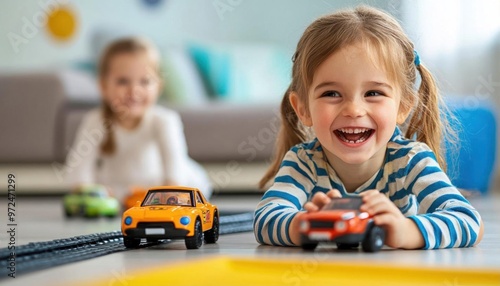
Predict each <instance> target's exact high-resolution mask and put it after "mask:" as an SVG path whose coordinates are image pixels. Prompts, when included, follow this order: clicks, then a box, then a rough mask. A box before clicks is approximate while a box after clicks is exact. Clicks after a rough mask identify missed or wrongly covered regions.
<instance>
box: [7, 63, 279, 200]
mask: <svg viewBox="0 0 500 286" xmlns="http://www.w3.org/2000/svg"><path fill="white" fill-rule="evenodd" d="M99 101H100V99H99V96H98V90H97V88H96V84H95V80H94V79H93V78H92V77H91V76H89V75H87V74H85V73H82V72H78V71H74V70H63V71H50V72H49V71H46V72H39V73H23V74H4V75H0V117H1V120H0V133H1V134H3V135H4V136H2V140H1V142H0V170H1V172H2V173H16V175H17V178H18V180H17V181H18V191H19V193H57V192H64V191H66V190H67V189H68V186H65V185H64V183H63V182H62V180H61V179H60V178H59V174H58V171H57V170H58V168H60V167H61V166H62V164H64V158H65V156H66V154H67V152H68V150H69V148H70V147H71V145H72V142H73V139H74V136H75V132H76V129H77V127H78V125H79V123H80V121H81V119H82V116H83V115H84V114H85V113H86V112H87V111H88V110H89V109H91V108H95V107H96V106H98V105H99ZM159 104H166V105H168V103H164V102H160V103H159ZM169 107H170V108H173V109H176V110H178V111H179V113H180V115H181V117H182V121H183V123H184V131H185V135H186V140H187V143H188V148H189V153H190V155H191V157H192V158H193V159H195V160H197V161H198V162H200V163H201V164H202V165H204V166H205V168H206V169H207V171H208V174H209V176H210V177H211V179H212V181H213V183H214V187H215V190H216V192H217V191H219V192H235V191H254V190H257V187H256V184H257V182H258V179H259V178H260V176H261V175H262V174H263V172H264V171H265V168H266V166H267V163H268V160H269V158H270V157H271V154H272V149H273V146H274V139H275V135H276V132H277V129H278V127H279V126H278V125H279V120H278V117H279V116H278V104H267V105H243V104H239V105H236V104H230V103H223V102H208V103H204V104H199V105H184V106H176V107H172V106H169Z"/></svg>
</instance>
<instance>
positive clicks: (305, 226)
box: [300, 220, 309, 231]
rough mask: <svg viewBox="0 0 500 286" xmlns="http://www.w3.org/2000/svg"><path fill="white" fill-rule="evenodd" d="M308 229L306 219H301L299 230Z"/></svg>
mask: <svg viewBox="0 0 500 286" xmlns="http://www.w3.org/2000/svg"><path fill="white" fill-rule="evenodd" d="M308 229H309V222H308V221H307V220H303V221H301V222H300V231H307V230H308Z"/></svg>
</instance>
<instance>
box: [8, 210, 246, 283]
mask: <svg viewBox="0 0 500 286" xmlns="http://www.w3.org/2000/svg"><path fill="white" fill-rule="evenodd" d="M221 213H222V215H221V216H220V219H219V223H220V231H219V233H220V234H221V235H224V234H231V233H239V232H247V231H251V230H252V229H253V212H247V213H237V214H227V213H228V212H226V214H224V212H221ZM157 244H158V243H156V242H155V243H143V244H141V245H140V246H139V248H144V247H149V246H153V245H157ZM127 250H128V249H127V248H126V247H125V246H124V245H123V236H122V233H121V231H112V232H105V233H95V234H89V235H80V236H75V237H70V238H63V239H55V240H52V241H44V242H31V243H28V244H26V245H21V246H18V247H16V252H15V254H16V257H15V261H16V266H15V267H16V273H18V274H21V273H27V272H31V271H36V270H42V269H46V268H50V267H54V266H58V265H63V264H67V263H71V262H77V261H81V260H86V259H91V258H95V257H99V256H103V255H107V254H111V253H115V252H120V251H127ZM10 255H11V250H9V249H8V248H1V249H0V277H4V278H5V277H8V276H7V273H8V272H9V258H10Z"/></svg>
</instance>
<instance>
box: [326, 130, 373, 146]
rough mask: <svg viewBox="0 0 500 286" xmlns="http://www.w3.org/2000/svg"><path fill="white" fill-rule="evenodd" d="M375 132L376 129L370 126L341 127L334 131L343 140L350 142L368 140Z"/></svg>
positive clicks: (356, 142)
mask: <svg viewBox="0 0 500 286" xmlns="http://www.w3.org/2000/svg"><path fill="white" fill-rule="evenodd" d="M374 132H375V130H374V129H370V128H339V129H337V130H335V131H333V133H335V135H337V137H338V138H339V139H340V140H341V141H343V142H345V143H350V144H359V143H363V142H365V141H366V140H368V138H370V136H372V134H373V133H374Z"/></svg>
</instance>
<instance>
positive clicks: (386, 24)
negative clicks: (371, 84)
mask: <svg viewBox="0 0 500 286" xmlns="http://www.w3.org/2000/svg"><path fill="white" fill-rule="evenodd" d="M354 44H361V45H363V47H365V48H366V49H368V51H369V52H370V53H371V54H372V55H374V56H375V57H376V59H378V60H379V62H380V63H382V64H383V65H384V68H385V71H386V72H387V74H388V76H389V78H390V79H391V80H392V81H393V82H395V83H397V84H398V87H399V90H400V91H401V103H400V110H406V111H412V112H411V115H410V118H409V121H407V129H406V133H405V136H406V137H407V138H416V140H418V141H420V142H424V143H426V144H427V145H429V147H430V148H431V149H432V151H434V153H435V155H436V158H437V160H438V162H439V164H440V165H441V167H443V169H445V168H446V163H445V160H444V158H443V155H442V154H441V150H440V146H441V137H442V134H443V133H442V132H443V127H444V128H445V129H446V128H447V126H448V125H447V124H446V123H445V122H444V121H445V118H443V119H442V118H441V116H440V111H439V107H440V102H441V98H440V96H439V93H438V89H437V87H436V83H435V81H434V78H433V77H432V75H431V73H430V72H429V70H427V68H425V67H424V66H423V65H422V64H418V65H416V64H415V63H414V61H415V54H414V46H413V43H412V42H411V41H410V39H409V38H408V37H407V36H406V34H405V33H404V32H403V29H402V28H401V26H400V25H399V23H398V22H397V21H396V20H395V19H394V18H393V17H391V16H390V15H388V14H386V13H384V12H382V11H380V10H377V9H374V8H370V7H366V6H360V7H357V8H355V9H353V10H345V11H340V12H337V13H333V14H330V15H326V16H323V17H321V18H319V19H317V20H316V21H314V22H313V23H312V24H311V25H310V26H309V27H308V28H307V29H306V30H305V32H304V34H303V35H302V37H301V38H300V40H299V43H298V44H297V49H296V51H295V54H294V56H293V58H292V60H293V67H292V81H291V83H290V86H289V87H288V89H287V91H286V92H285V95H284V97H283V100H282V102H281V121H282V125H281V129H280V132H279V134H278V138H277V141H276V146H275V155H274V158H273V162H272V163H271V166H270V167H269V169H268V170H267V172H266V174H265V175H264V177H263V178H262V179H261V181H260V183H259V186H260V187H261V188H264V187H265V185H266V184H267V183H268V182H269V181H270V180H272V179H273V178H274V176H275V175H276V173H277V172H278V170H279V168H280V165H281V161H282V160H283V157H284V156H285V153H286V152H287V151H288V150H289V149H290V148H291V147H293V146H294V145H296V144H299V143H302V142H304V141H306V140H308V139H310V138H308V132H307V130H306V129H305V128H304V126H303V125H302V124H301V123H300V121H299V118H298V117H297V114H296V113H295V111H294V110H293V108H292V106H291V104H290V100H289V96H290V93H291V92H295V93H297V95H298V96H299V99H300V100H301V101H302V102H303V103H304V104H305V106H306V109H307V110H308V96H307V95H308V89H309V87H310V85H311V83H312V80H313V76H314V73H315V71H316V69H317V68H318V67H319V65H320V64H321V63H323V62H324V61H325V60H326V59H327V58H328V57H329V56H330V55H331V54H332V53H335V52H336V51H339V50H340V49H342V48H343V47H346V46H348V45H354ZM417 70H418V71H419V72H420V77H421V83H420V87H419V89H418V92H415V91H414V85H415V81H416V71H417ZM412 109H413V110H412ZM442 126H443V127H442Z"/></svg>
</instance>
